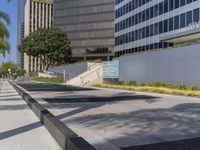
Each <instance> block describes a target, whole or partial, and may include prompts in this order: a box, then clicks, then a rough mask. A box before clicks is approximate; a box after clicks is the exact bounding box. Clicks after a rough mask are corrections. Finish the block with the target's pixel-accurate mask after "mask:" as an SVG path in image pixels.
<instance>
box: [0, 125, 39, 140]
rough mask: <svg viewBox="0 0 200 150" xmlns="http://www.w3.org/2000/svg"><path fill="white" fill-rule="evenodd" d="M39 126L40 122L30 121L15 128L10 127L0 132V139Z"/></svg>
mask: <svg viewBox="0 0 200 150" xmlns="http://www.w3.org/2000/svg"><path fill="white" fill-rule="evenodd" d="M41 126H42V124H41V123H40V122H35V123H31V124H28V125H25V126H22V127H19V128H15V129H12V130H8V131H5V132H1V133H0V140H4V139H7V138H9V137H12V136H16V135H19V134H22V133H24V132H27V131H30V130H33V129H36V128H39V127H41Z"/></svg>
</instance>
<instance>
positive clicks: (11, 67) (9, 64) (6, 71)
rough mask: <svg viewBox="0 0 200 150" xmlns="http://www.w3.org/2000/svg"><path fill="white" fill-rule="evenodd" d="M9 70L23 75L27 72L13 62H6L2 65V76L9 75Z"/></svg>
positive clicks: (0, 66)
mask: <svg viewBox="0 0 200 150" xmlns="http://www.w3.org/2000/svg"><path fill="white" fill-rule="evenodd" d="M9 70H10V71H11V72H10V73H12V74H15V75H17V76H23V75H24V73H25V71H24V70H21V69H19V68H18V67H17V65H16V64H14V63H13V62H6V63H2V65H0V77H5V76H7V75H8V74H9Z"/></svg>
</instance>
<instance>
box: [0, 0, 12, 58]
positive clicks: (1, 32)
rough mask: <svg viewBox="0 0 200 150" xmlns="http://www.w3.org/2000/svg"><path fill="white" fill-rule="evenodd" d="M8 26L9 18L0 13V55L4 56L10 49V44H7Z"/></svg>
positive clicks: (5, 14)
mask: <svg viewBox="0 0 200 150" xmlns="http://www.w3.org/2000/svg"><path fill="white" fill-rule="evenodd" d="M7 1H10V0H7ZM8 24H10V18H9V16H8V14H7V13H5V12H3V11H0V54H3V55H4V56H5V54H6V52H8V51H9V49H10V44H9V42H8V38H9V31H8V29H7V27H6V25H8Z"/></svg>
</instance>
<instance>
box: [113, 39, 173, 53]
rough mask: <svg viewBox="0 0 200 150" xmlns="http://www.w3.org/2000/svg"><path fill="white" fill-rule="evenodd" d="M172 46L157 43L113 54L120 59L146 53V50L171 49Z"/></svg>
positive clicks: (165, 43)
mask: <svg viewBox="0 0 200 150" xmlns="http://www.w3.org/2000/svg"><path fill="white" fill-rule="evenodd" d="M172 46H173V44H172V43H167V42H159V43H154V44H149V45H144V46H140V47H135V48H131V49H126V50H122V51H118V52H115V57H120V56H122V55H125V54H132V53H137V52H144V51H148V50H156V49H163V48H168V47H172Z"/></svg>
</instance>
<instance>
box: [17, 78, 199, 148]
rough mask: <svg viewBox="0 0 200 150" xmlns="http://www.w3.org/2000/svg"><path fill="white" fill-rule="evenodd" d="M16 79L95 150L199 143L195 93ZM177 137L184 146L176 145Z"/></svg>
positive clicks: (197, 146) (172, 146)
mask: <svg viewBox="0 0 200 150" xmlns="http://www.w3.org/2000/svg"><path fill="white" fill-rule="evenodd" d="M18 85H20V86H21V87H23V88H24V89H25V90H27V91H28V92H29V93H30V94H31V95H32V96H33V97H35V98H37V100H38V101H39V102H40V103H41V104H42V105H43V106H45V107H46V108H47V109H48V110H50V111H51V112H52V113H53V114H54V115H56V116H57V117H58V118H59V119H60V120H62V121H63V122H64V123H65V124H66V125H67V126H68V127H70V128H71V129H72V130H74V131H75V132H76V133H77V134H79V135H80V136H81V137H83V138H84V139H86V140H87V141H88V142H89V143H91V144H92V145H94V146H95V147H96V148H97V149H98V150H118V149H134V150H137V149H136V146H141V145H147V144H154V143H161V146H162V145H163V144H164V145H165V146H164V147H165V150H168V149H169V150H170V149H173V150H186V149H187V148H185V147H190V149H191V150H193V149H195V150H197V149H200V144H199V143H200V140H199V138H198V137H200V99H199V98H192V97H183V96H172V95H162V94H152V93H148V94H147V93H143V92H130V91H123V90H105V89H93V88H80V87H72V86H64V85H53V84H41V83H33V82H26V83H18ZM183 139H186V141H182V140H183ZM181 142H183V145H184V144H185V147H183V148H180V143H181ZM177 145H178V146H177ZM191 145H192V146H194V148H193V149H192V147H191ZM166 147H168V149H167V148H166ZM154 149H156V148H154ZM190 149H187V150H190ZM143 150H144V149H143ZM145 150H146V149H145Z"/></svg>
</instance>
